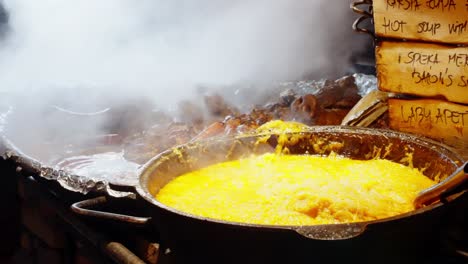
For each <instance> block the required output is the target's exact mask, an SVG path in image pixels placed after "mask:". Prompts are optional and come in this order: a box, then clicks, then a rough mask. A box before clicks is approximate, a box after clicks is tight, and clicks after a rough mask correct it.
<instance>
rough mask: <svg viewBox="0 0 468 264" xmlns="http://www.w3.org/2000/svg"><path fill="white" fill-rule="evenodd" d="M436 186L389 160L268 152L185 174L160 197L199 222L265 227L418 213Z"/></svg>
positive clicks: (409, 169) (160, 192) (429, 180)
mask: <svg viewBox="0 0 468 264" xmlns="http://www.w3.org/2000/svg"><path fill="white" fill-rule="evenodd" d="M434 184H435V182H434V181H432V180H431V179H429V178H427V177H425V176H424V175H423V174H422V173H421V172H420V171H418V170H417V169H413V168H410V167H407V166H404V165H401V164H398V163H394V162H391V161H388V160H383V159H376V160H366V161H361V160H352V159H348V158H344V157H340V156H330V157H321V156H312V155H283V154H264V155H260V156H252V157H249V158H245V159H241V160H235V161H228V162H224V163H219V164H214V165H211V166H209V167H206V168H203V169H200V170H196V171H193V172H190V173H187V174H184V175H181V176H179V177H177V178H175V179H174V180H172V181H171V182H169V183H168V184H167V185H166V186H164V187H163V188H162V189H161V190H160V191H159V193H158V194H157V195H156V199H157V200H158V201H160V202H161V203H163V204H165V205H167V206H170V207H172V208H175V209H177V210H180V211H182V212H186V213H190V214H193V215H197V216H202V217H208V218H212V219H218V220H225V221H231V222H240V223H250V224H264V225H319V224H337V223H350V222H361V221H370V220H376V219H382V218H387V217H391V216H395V215H399V214H402V213H405V212H409V211H412V210H414V206H413V200H414V198H415V197H416V195H417V194H418V192H420V191H421V190H423V189H425V188H428V187H430V186H432V185H434Z"/></svg>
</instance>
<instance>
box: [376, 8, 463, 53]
mask: <svg viewBox="0 0 468 264" xmlns="http://www.w3.org/2000/svg"><path fill="white" fill-rule="evenodd" d="M373 8H374V24H375V33H376V34H377V36H379V37H390V38H400V39H408V40H422V41H430V42H444V43H452V44H468V1H467V0H373Z"/></svg>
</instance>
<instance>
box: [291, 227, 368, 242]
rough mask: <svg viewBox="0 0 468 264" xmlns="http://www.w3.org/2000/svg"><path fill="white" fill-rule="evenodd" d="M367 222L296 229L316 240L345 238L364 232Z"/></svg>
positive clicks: (295, 229) (302, 234)
mask: <svg viewBox="0 0 468 264" xmlns="http://www.w3.org/2000/svg"><path fill="white" fill-rule="evenodd" d="M366 229H367V224H363V223H350V224H341V225H330V226H327V228H323V226H301V227H298V228H294V231H296V232H297V233H299V234H300V235H301V236H304V237H307V238H310V239H316V240H345V239H350V238H354V237H357V236H359V235H361V234H362V233H364V231H366Z"/></svg>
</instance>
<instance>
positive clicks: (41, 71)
mask: <svg viewBox="0 0 468 264" xmlns="http://www.w3.org/2000/svg"><path fill="white" fill-rule="evenodd" d="M0 3H2V1H1V0H0ZM349 4H350V0H333V1H330V0H296V1H290V0H238V1H228V0H225V1H221V0H172V1H168V0H139V1H132V0H98V1H96V0H79V1H73V0H68V1H66V0H41V1H38V0H3V5H4V7H5V9H6V10H7V12H8V14H9V22H8V29H9V30H8V33H7V34H6V38H5V39H3V40H2V41H0V94H3V95H8V96H12V97H14V98H18V97H19V98H21V99H20V100H21V101H22V102H28V103H30V104H34V105H36V106H37V107H36V108H34V109H35V110H34V111H35V112H40V113H43V112H44V111H42V110H41V111H37V109H41V107H42V106H47V107H48V106H50V105H51V104H60V105H61V106H66V104H68V105H74V106H71V107H72V108H73V107H75V109H80V110H84V111H88V112H89V111H98V110H101V109H102V108H105V107H107V105H106V103H107V101H110V98H117V99H116V100H120V101H124V100H126V99H127V98H134V97H137V96H144V97H145V98H147V99H150V100H151V101H152V102H154V103H155V104H156V105H160V106H161V107H164V108H166V107H170V106H171V105H173V104H174V103H176V102H177V101H179V100H181V99H186V98H189V97H191V96H193V94H194V91H195V88H196V87H197V86H198V85H208V86H217V85H219V86H223V85H232V84H236V83H257V82H270V81H284V80H295V79H301V78H303V77H304V76H315V77H332V78H333V77H337V76H340V75H342V74H344V72H345V71H346V70H348V69H349V64H348V58H349V56H350V54H351V52H352V51H353V50H354V49H355V48H356V47H359V44H357V43H356V37H355V36H356V35H355V33H354V32H352V30H351V24H352V20H353V19H354V16H353V15H352V11H351V10H350V9H349ZM357 39H360V38H359V37H357ZM103 95H104V96H103ZM103 97H104V98H105V100H102V98H103ZM106 100H107V101H106ZM26 116H28V115H27V114H25V115H24V118H26ZM33 119H34V121H35V122H39V121H38V120H40V119H41V116H40V115H39V114H37V115H36V116H34V118H33ZM48 119H49V120H50V117H49V118H48ZM58 123H60V122H58ZM38 125H40V124H38ZM81 129H84V128H82V127H81ZM90 129H91V128H90ZM54 131H55V132H56V131H57V129H54ZM49 132H50V131H47V132H44V134H46V133H49ZM67 132H69V130H67ZM88 132H89V133H91V132H90V131H88ZM56 133H57V132H56Z"/></svg>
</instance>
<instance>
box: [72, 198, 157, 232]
mask: <svg viewBox="0 0 468 264" xmlns="http://www.w3.org/2000/svg"><path fill="white" fill-rule="evenodd" d="M107 203H108V201H107V197H105V196H99V197H96V198H92V199H88V200H84V201H80V202H76V203H74V204H72V205H71V210H72V211H73V212H74V213H76V214H78V215H82V216H86V217H93V218H97V219H104V220H112V221H116V222H122V223H127V224H132V225H138V226H146V225H147V224H148V223H149V222H150V220H151V217H137V216H130V215H124V214H115V213H109V212H103V211H98V210H92V209H89V208H93V207H95V206H98V205H104V204H107Z"/></svg>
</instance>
